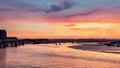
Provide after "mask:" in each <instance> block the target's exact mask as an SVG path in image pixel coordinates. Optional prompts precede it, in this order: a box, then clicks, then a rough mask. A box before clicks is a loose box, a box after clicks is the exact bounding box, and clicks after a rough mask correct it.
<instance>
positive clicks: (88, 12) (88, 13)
mask: <svg viewBox="0 0 120 68" xmlns="http://www.w3.org/2000/svg"><path fill="white" fill-rule="evenodd" d="M96 12H100V10H92V11H87V12H83V13H78V14H73V15H68V16H66V17H69V18H70V17H76V16H87V15H91V14H94V13H96Z"/></svg>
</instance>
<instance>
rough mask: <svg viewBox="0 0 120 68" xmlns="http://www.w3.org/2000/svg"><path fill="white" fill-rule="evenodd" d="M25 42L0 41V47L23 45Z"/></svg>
mask: <svg viewBox="0 0 120 68" xmlns="http://www.w3.org/2000/svg"><path fill="white" fill-rule="evenodd" d="M24 44H25V43H24V42H23V41H4V40H3V41H0V48H6V47H17V46H21V45H24Z"/></svg>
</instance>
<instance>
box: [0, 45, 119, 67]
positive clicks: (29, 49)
mask: <svg viewBox="0 0 120 68" xmlns="http://www.w3.org/2000/svg"><path fill="white" fill-rule="evenodd" d="M81 44H82V43H81ZM73 45H77V44H76V43H75V44H69V43H67V44H61V45H56V44H39V45H25V46H20V47H17V48H7V49H0V56H1V57H0V58H1V59H0V60H1V62H0V63H2V64H0V68H2V67H3V68H83V67H84V68H119V67H120V65H119V64H120V63H119V62H120V58H119V57H120V55H118V54H107V53H99V52H91V51H84V50H77V49H72V48H69V47H68V46H73Z"/></svg>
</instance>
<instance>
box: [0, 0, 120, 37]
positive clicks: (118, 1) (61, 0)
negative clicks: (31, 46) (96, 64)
mask: <svg viewBox="0 0 120 68" xmlns="http://www.w3.org/2000/svg"><path fill="white" fill-rule="evenodd" d="M0 29H5V30H7V34H8V36H12V37H14V36H16V37H18V38H120V0H0Z"/></svg>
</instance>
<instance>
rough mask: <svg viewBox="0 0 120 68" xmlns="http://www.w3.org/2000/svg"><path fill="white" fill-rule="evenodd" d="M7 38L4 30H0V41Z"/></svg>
mask: <svg viewBox="0 0 120 68" xmlns="http://www.w3.org/2000/svg"><path fill="white" fill-rule="evenodd" d="M6 37H7V32H6V31H5V30H0V40H5V39H6Z"/></svg>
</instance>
